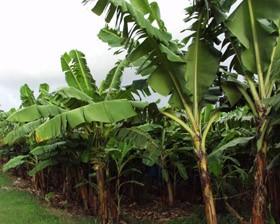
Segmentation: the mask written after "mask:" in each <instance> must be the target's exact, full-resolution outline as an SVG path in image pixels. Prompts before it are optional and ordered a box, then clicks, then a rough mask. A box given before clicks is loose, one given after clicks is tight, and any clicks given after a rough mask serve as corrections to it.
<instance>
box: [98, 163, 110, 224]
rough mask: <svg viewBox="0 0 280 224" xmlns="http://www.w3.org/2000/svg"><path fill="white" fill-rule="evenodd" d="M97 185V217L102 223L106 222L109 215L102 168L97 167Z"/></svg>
mask: <svg viewBox="0 0 280 224" xmlns="http://www.w3.org/2000/svg"><path fill="white" fill-rule="evenodd" d="M96 178H97V186H98V198H99V217H100V219H101V223H102V224H106V223H108V221H109V220H108V219H109V217H108V216H109V215H108V208H107V202H106V201H107V200H106V186H105V177H104V169H103V168H101V167H100V168H98V169H97V170H96Z"/></svg>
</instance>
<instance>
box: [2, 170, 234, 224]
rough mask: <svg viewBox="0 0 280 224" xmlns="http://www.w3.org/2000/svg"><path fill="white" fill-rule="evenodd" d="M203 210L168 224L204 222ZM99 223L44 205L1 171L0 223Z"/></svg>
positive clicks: (225, 219) (227, 220)
mask: <svg viewBox="0 0 280 224" xmlns="http://www.w3.org/2000/svg"><path fill="white" fill-rule="evenodd" d="M202 217H204V215H203V210H201V209H200V210H198V211H195V212H194V213H193V215H191V216H189V217H186V218H180V219H177V220H173V221H170V222H168V224H204V223H205V221H204V220H202ZM126 221H127V223H128V224H152V223H151V222H149V221H136V220H133V219H130V218H128V219H127V220H126ZM29 223H32V224H98V223H97V222H96V221H95V220H93V219H89V218H84V217H79V218H78V217H76V218H73V217H71V216H70V215H69V214H67V213H65V212H63V211H61V210H57V209H50V208H47V207H46V206H44V205H42V203H40V202H39V201H38V199H36V198H35V197H34V196H32V195H30V194H29V193H27V192H23V191H18V190H16V189H13V188H12V183H11V180H10V179H9V178H8V177H7V176H5V175H3V174H1V172H0V224H29ZM219 223H221V224H229V223H230V224H237V222H236V221H234V220H233V219H232V218H231V217H230V216H224V217H220V219H219Z"/></svg>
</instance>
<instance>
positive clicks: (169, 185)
mask: <svg viewBox="0 0 280 224" xmlns="http://www.w3.org/2000/svg"><path fill="white" fill-rule="evenodd" d="M166 185H167V191H168V205H169V206H173V205H174V193H173V188H172V183H171V181H170V178H168V180H167V182H166Z"/></svg>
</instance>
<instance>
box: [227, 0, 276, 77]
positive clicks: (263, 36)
mask: <svg viewBox="0 0 280 224" xmlns="http://www.w3.org/2000/svg"><path fill="white" fill-rule="evenodd" d="M279 11H280V1H279V0H270V1H269V2H267V1H263V0H254V1H253V0H245V1H243V2H242V3H241V4H240V5H239V6H238V8H237V9H236V10H235V11H234V12H233V13H232V15H231V16H230V17H229V19H228V21H227V23H226V26H227V27H228V28H229V30H230V31H231V33H232V34H233V35H234V36H236V37H237V38H238V40H239V41H240V42H241V44H242V45H243V46H244V51H243V52H242V53H241V59H242V62H243V65H244V66H245V67H246V69H247V70H249V71H251V72H253V73H259V72H260V71H261V72H263V73H264V72H265V71H267V69H268V66H269V64H270V60H271V54H272V49H273V47H274V46H275V44H276V38H277V36H278V28H277V26H276V21H277V20H278V19H279V18H280V14H279ZM257 66H259V68H257Z"/></svg>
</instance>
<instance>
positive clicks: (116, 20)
mask: <svg viewBox="0 0 280 224" xmlns="http://www.w3.org/2000/svg"><path fill="white" fill-rule="evenodd" d="M83 4H86V5H87V6H91V8H92V13H94V14H96V15H98V16H100V17H96V19H99V20H102V21H103V20H104V28H103V29H101V30H100V32H99V34H97V35H98V37H99V38H100V39H101V40H102V41H103V42H105V43H106V44H108V46H109V47H110V51H111V53H112V56H113V55H118V58H119V60H118V61H117V62H116V64H115V66H114V67H113V68H111V69H110V70H109V71H108V72H107V73H105V74H104V75H103V81H102V82H101V84H99V85H97V82H96V80H95V76H94V74H92V73H91V71H90V69H89V66H88V64H87V61H86V56H85V54H84V53H83V52H81V51H79V50H77V49H74V50H70V51H68V50H69V49H66V50H67V52H66V53H64V54H62V56H61V70H62V72H61V75H64V77H65V81H66V82H65V83H66V84H65V87H64V88H61V89H58V90H55V91H53V90H52V89H51V88H50V86H49V85H48V84H47V83H43V84H40V85H38V89H39V94H34V90H32V89H31V88H30V87H29V86H28V85H27V84H24V83H23V84H24V85H22V87H21V88H20V91H19V92H20V93H19V95H20V99H21V105H20V106H19V107H18V108H12V109H10V110H8V111H0V130H1V132H0V163H1V167H2V172H4V173H5V172H7V173H8V175H11V176H14V177H20V178H22V179H24V180H25V181H27V182H28V183H29V187H30V188H32V189H34V191H35V192H37V193H38V195H39V196H40V197H41V198H44V199H47V200H48V201H50V202H51V204H53V206H56V205H57V204H58V203H61V201H62V202H64V204H65V206H64V209H68V207H75V208H79V211H80V213H81V214H85V215H89V216H92V217H93V219H95V220H97V223H101V224H106V223H132V224H133V223H193V224H196V223H198V224H199V223H207V224H217V223H222V224H231V223H233V224H234V223H242V224H245V223H248V224H249V223H252V224H264V223H268V224H277V223H280V187H279V186H280V169H279V167H280V151H279V148H280V134H279V133H278V131H279V129H278V128H279V127H280V126H279V125H280V116H279V112H280V88H279V86H280V39H279V35H280V34H279V29H280V1H279V0H267V1H262V0H243V1H234V0H228V1H222V0H195V1H191V4H189V3H188V4H186V9H185V18H182V20H183V19H184V21H185V30H183V31H182V34H183V36H184V38H182V39H179V40H177V39H174V38H173V37H172V34H171V33H170V32H169V31H168V30H167V28H166V26H165V23H164V21H163V20H162V19H161V16H160V5H159V4H157V2H156V1H154V2H152V1H149V0H93V1H91V0H84V1H83ZM171 4H175V2H174V1H173V2H172V3H171V2H170V5H171ZM65 10H67V7H66V8H65ZM62 53H63V52H62ZM100 63H105V62H100ZM128 69H129V72H128V73H130V74H129V75H131V77H133V78H134V79H133V80H132V81H131V82H130V84H127V85H124V84H123V82H122V81H123V76H124V73H125V71H127V70H128ZM132 73H133V74H132ZM131 79H132V78H131ZM36 91H37V90H36ZM155 94H159V95H160V98H159V99H160V100H154V101H153V100H151V99H154V98H155V97H154V96H155ZM58 196H59V198H58ZM57 198H58V199H57ZM0 200H1V198H0ZM154 204H157V209H154V206H153V205H154ZM70 205H71V206H70ZM142 208H146V210H148V212H146V213H145V212H144V213H143V214H142V215H140V217H139V215H137V214H138V213H139V211H140V210H141V209H142ZM178 209H179V210H180V211H181V210H182V211H183V212H182V213H180V214H176V215H175V216H174V217H173V215H171V214H173V213H172V212H173V211H178ZM69 210H70V212H71V209H69ZM154 210H162V211H164V212H162V213H160V214H162V216H164V215H165V216H166V214H168V215H167V217H166V218H165V219H163V218H162V217H158V218H154V217H153V213H154V212H155V211H154ZM137 212H138V213H137ZM0 223H1V220H0ZM3 224H5V223H3Z"/></svg>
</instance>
